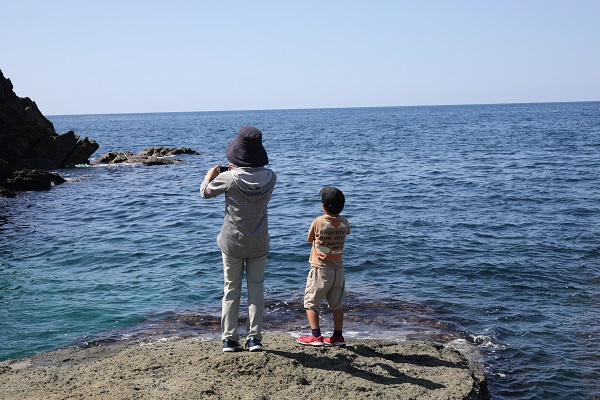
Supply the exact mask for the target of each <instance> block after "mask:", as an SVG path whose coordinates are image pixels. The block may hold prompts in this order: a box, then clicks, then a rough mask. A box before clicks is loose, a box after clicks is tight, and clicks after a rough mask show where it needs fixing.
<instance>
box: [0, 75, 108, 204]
mask: <svg viewBox="0 0 600 400" xmlns="http://www.w3.org/2000/svg"><path fill="white" fill-rule="evenodd" d="M98 147H99V145H98V144H97V143H96V142H95V141H93V140H90V139H88V138H87V137H84V138H82V139H80V137H79V136H77V135H75V133H74V132H73V131H69V132H67V133H64V134H61V135H59V134H57V133H56V132H55V130H54V125H53V124H52V122H50V121H49V120H48V119H47V118H46V117H44V115H43V114H42V113H41V112H40V110H39V109H38V107H37V105H36V104H35V102H34V101H32V100H31V99H29V98H28V97H18V96H17V95H16V94H15V92H14V91H13V86H12V82H11V81H10V79H7V78H5V77H4V75H3V73H2V71H1V70H0V188H2V189H3V190H2V191H0V196H2V194H3V193H4V194H5V196H4V197H6V194H7V193H8V194H9V195H10V192H11V191H13V190H44V189H48V188H49V187H50V186H51V184H52V182H54V183H60V182H59V181H60V179H55V178H52V179H51V180H50V182H51V184H50V186H49V185H48V181H47V177H48V174H46V173H44V171H47V170H51V169H57V168H62V167H69V166H73V165H77V164H87V163H89V158H90V156H91V155H92V154H93V153H94V152H95V151H96V150H97V149H98ZM21 170H34V171H37V172H35V173H33V172H27V173H20V172H19V171H21ZM15 174H17V175H15ZM19 174H20V175H19ZM35 174H37V175H38V176H40V179H39V180H38V179H34V180H30V179H27V182H28V183H25V184H20V183H18V182H22V178H21V176H32V175H35ZM42 175H43V176H46V178H43V177H42ZM50 175H53V176H57V175H56V174H50ZM35 182H40V184H41V186H39V187H36V186H35ZM22 187H26V188H27V189H20V188H22ZM13 194H14V193H13Z"/></svg>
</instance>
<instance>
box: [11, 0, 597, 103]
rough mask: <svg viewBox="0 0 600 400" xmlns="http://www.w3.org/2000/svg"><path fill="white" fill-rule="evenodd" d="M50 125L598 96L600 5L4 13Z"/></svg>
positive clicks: (15, 77) (26, 89) (88, 8)
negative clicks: (113, 117) (117, 116)
mask: <svg viewBox="0 0 600 400" xmlns="http://www.w3.org/2000/svg"><path fill="white" fill-rule="evenodd" d="M0 10H1V13H2V15H1V17H0V35H1V37H2V41H1V43H2V44H1V45H0V69H1V70H2V71H3V73H4V75H5V76H6V77H8V78H10V79H11V81H12V82H13V85H14V88H15V91H16V93H17V94H18V95H19V96H21V97H25V96H27V97H30V98H31V99H33V100H34V101H35V102H36V103H37V104H38V106H39V107H40V109H41V111H42V113H44V114H46V115H55V114H88V113H89V114H100V113H127V112H162V111H210V110H257V109H287V108H326V107H371V106H403V105H431V104H474V103H520V102H555V101H588V100H593V101H596V100H600V1H596V0H564V1H552V0H544V1H542V0H539V1H538V0H503V1H491V0H490V1H485V0H484V1H482V0H477V1H475V0H473V1H459V0H457V1H441V0H440V1H426V0H425V1H417V0H412V1H400V0H398V1H377V0H373V1H364V0H363V1H348V0H346V1H327V0H322V1H312V0H308V1H286V0H278V1H275V0H274V1H215V0H211V1H178V0H170V1H167V0H165V1H152V0H146V1H128V0H118V1H113V0H102V1H100V0H73V1H66V0H53V1H46V0H44V1H42V0H28V1H5V2H3V4H2V6H1V8H0Z"/></svg>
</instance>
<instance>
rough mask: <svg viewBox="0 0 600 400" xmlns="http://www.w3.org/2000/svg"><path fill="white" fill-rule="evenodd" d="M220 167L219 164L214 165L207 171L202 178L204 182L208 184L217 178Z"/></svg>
mask: <svg viewBox="0 0 600 400" xmlns="http://www.w3.org/2000/svg"><path fill="white" fill-rule="evenodd" d="M220 167H221V165H220V164H219V165H215V166H214V167H212V168H211V169H209V170H208V172H207V173H206V176H204V180H205V181H209V182H210V181H212V180H213V179H215V178H216V177H217V175H219V168H220Z"/></svg>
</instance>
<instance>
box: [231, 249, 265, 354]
mask: <svg viewBox="0 0 600 400" xmlns="http://www.w3.org/2000/svg"><path fill="white" fill-rule="evenodd" d="M222 254H223V277H224V285H223V301H222V311H221V339H222V340H225V339H230V340H235V341H236V342H239V340H240V334H239V333H238V329H237V325H238V317H239V314H240V296H241V293H242V278H243V276H244V262H245V264H246V265H245V266H246V268H245V269H246V286H247V288H248V320H247V322H246V337H254V338H256V339H258V340H262V323H263V315H264V308H265V295H264V280H265V279H264V278H265V266H266V264H267V256H266V255H264V256H262V257H257V258H245V259H244V258H237V257H232V256H230V255H227V254H225V253H222Z"/></svg>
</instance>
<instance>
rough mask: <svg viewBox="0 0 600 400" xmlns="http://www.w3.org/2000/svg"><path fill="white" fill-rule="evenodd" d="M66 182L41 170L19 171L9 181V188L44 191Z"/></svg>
mask: <svg viewBox="0 0 600 400" xmlns="http://www.w3.org/2000/svg"><path fill="white" fill-rule="evenodd" d="M64 182H65V180H64V179H63V178H62V177H60V176H59V175H57V174H53V173H51V172H47V171H42V170H39V169H33V170H28V169H23V170H19V171H16V172H14V173H13V175H12V177H11V178H8V179H7V183H8V188H9V189H12V190H44V189H50V188H51V187H52V186H53V185H58V184H61V183H64Z"/></svg>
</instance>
